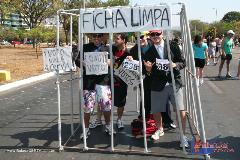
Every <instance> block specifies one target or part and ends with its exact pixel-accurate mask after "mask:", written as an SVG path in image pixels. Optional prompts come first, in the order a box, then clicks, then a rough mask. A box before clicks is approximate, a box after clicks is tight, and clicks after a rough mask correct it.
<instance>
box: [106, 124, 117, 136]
mask: <svg viewBox="0 0 240 160" xmlns="http://www.w3.org/2000/svg"><path fill="white" fill-rule="evenodd" d="M111 129H112V127H111V125H110V124H108V125H105V132H106V133H107V134H109V135H111V133H112V132H111V131H112V130H111ZM113 134H116V131H115V130H114V129H113Z"/></svg>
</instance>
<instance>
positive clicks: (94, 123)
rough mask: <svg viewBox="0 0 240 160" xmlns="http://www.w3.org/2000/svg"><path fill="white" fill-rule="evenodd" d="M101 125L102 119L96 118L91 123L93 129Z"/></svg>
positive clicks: (90, 126)
mask: <svg viewBox="0 0 240 160" xmlns="http://www.w3.org/2000/svg"><path fill="white" fill-rule="evenodd" d="M101 125H102V121H99V120H97V119H95V121H94V122H92V123H90V125H89V128H91V129H93V128H96V127H97V126H101Z"/></svg>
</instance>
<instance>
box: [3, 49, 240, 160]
mask: <svg viewBox="0 0 240 160" xmlns="http://www.w3.org/2000/svg"><path fill="white" fill-rule="evenodd" d="M234 52H235V54H234V60H233V65H232V67H231V71H232V75H235V74H236V69H237V66H236V64H237V58H238V57H240V50H235V51H234ZM217 71H218V66H207V67H206V72H205V83H204V85H203V86H201V87H200V94H201V102H202V109H203V118H204V124H205V131H206V137H207V139H208V141H209V142H210V143H215V144H219V145H221V144H227V147H228V149H231V152H227V150H222V151H220V152H215V153H212V154H211V157H213V159H220V160H227V159H229V160H238V159H240V151H239V148H240V128H239V122H240V116H239V114H240V94H239V93H240V87H239V84H240V80H226V79H217V78H216V76H217ZM224 72H225V69H224V70H223V73H224ZM61 79H62V80H63V79H68V75H62V76H61ZM55 80H56V79H55V77H54V78H52V79H48V80H46V81H42V82H38V83H34V84H31V85H28V86H23V87H21V88H17V89H14V90H10V91H8V92H5V93H1V94H0V109H1V110H0V160H12V159H20V160H30V159H36V160H43V159H44V160H46V159H52V160H55V159H56V160H58V159H64V160H65V159H67V160H73V159H91V160H92V159H97V160H100V159H113V160H120V159H122V160H123V159H138V160H143V159H146V158H151V159H176V160H177V159H178V160H179V159H202V156H198V155H185V154H183V153H182V151H181V150H180V148H179V142H178V135H177V131H176V130H170V131H166V132H165V135H164V138H161V140H160V141H159V142H153V141H152V140H150V139H148V147H149V150H151V151H152V152H151V153H149V154H143V153H136V152H126V151H117V152H115V153H111V152H103V151H88V152H83V151H81V150H78V149H75V150H71V149H66V150H65V151H63V152H60V153H59V152H57V149H56V148H57V146H58V132H57V113H58V112H57V88H56V85H55V83H54V82H55ZM78 95H79V94H78V83H77V81H76V82H75V83H74V126H75V128H76V127H77V126H78V123H79V115H78V111H79V108H78V102H79V100H78ZM135 96H136V94H135V93H134V92H133V91H130V92H129V94H128V103H127V105H126V112H125V113H124V120H125V126H126V127H125V129H124V130H123V131H119V132H118V133H117V135H116V136H115V143H114V144H115V148H116V149H119V150H120V149H125V150H130V149H131V150H140V151H143V149H144V147H143V139H141V138H140V139H135V138H133V137H132V136H131V131H130V123H131V121H132V120H133V119H134V118H136V117H137V115H138V113H137V112H136V105H135ZM61 100H62V101H61V111H62V138H63V144H64V143H65V142H66V141H67V139H68V137H69V136H70V90H69V82H65V83H63V84H61ZM115 119H116V116H115ZM80 132H81V131H77V132H76V136H74V137H73V138H72V140H71V142H70V143H69V144H67V145H68V146H77V147H79V148H81V147H82V142H81V141H80V140H79V138H78V137H79V134H80ZM188 137H189V138H191V134H190V131H189V129H188ZM88 146H89V147H97V148H102V149H108V148H109V146H110V137H109V136H107V135H106V134H104V133H103V128H101V127H100V128H97V129H94V130H93V131H92V134H91V136H90V138H89V140H88ZM33 149H35V150H33ZM228 151H229V150H228ZM13 152H14V153H13ZM16 152H17V153H16ZM19 152H34V153H19Z"/></svg>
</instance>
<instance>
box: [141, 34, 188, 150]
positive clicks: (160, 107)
mask: <svg viewBox="0 0 240 160" xmlns="http://www.w3.org/2000/svg"><path fill="white" fill-rule="evenodd" d="M150 34H151V37H152V41H153V45H152V46H151V47H150V49H149V50H148V51H147V53H146V56H145V61H144V65H145V67H146V70H147V72H149V73H150V74H151V75H152V84H151V109H152V113H153V116H154V120H155V121H156V125H157V128H158V130H157V131H156V132H155V133H154V134H153V135H152V138H153V139H154V140H158V139H159V138H160V136H163V135H164V131H163V124H162V114H161V113H162V112H166V105H167V103H168V101H170V102H171V104H172V105H173V107H174V108H175V110H176V105H178V106H179V109H180V112H181V118H182V127H183V133H184V134H185V128H186V127H185V126H186V112H185V111H184V104H183V91H182V81H181V75H180V69H183V68H184V67H185V60H184V58H183V57H182V55H181V51H180V49H179V48H178V50H176V48H174V47H176V46H172V45H170V48H171V57H172V62H173V63H172V64H170V63H169V58H168V51H167V43H166V42H165V41H164V40H163V35H162V31H160V30H152V31H150ZM173 49H174V52H173ZM170 65H172V67H173V74H174V79H175V82H176V89H177V93H176V97H175V96H174V90H173V86H172V79H171V73H170ZM175 100H176V101H175ZM183 145H184V146H185V147H188V146H189V144H188V141H187V137H186V136H184V144H180V146H181V147H182V146H183Z"/></svg>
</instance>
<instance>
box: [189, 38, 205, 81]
mask: <svg viewBox="0 0 240 160" xmlns="http://www.w3.org/2000/svg"><path fill="white" fill-rule="evenodd" d="M192 47H193V52H194V60H195V67H196V72H197V80H198V83H199V85H202V84H203V68H204V66H205V63H206V62H208V46H207V44H206V43H204V42H203V39H202V37H201V36H200V35H196V36H195V37H194V42H193V45H192Z"/></svg>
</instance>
